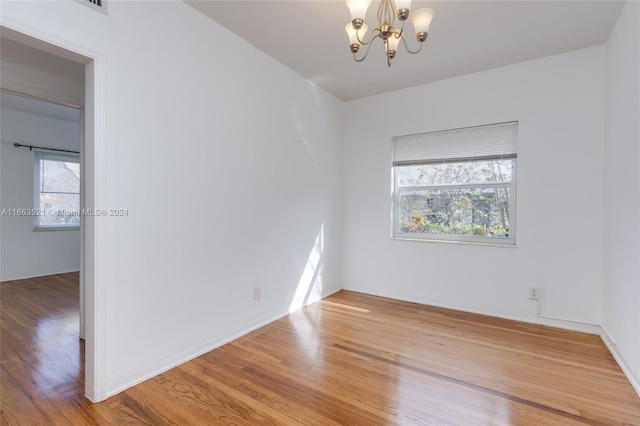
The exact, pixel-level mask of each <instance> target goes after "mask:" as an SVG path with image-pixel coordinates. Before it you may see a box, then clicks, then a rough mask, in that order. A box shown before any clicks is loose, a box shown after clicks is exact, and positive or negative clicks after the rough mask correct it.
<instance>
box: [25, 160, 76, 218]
mask: <svg viewBox="0 0 640 426" xmlns="http://www.w3.org/2000/svg"><path fill="white" fill-rule="evenodd" d="M34 154H35V168H34V172H35V173H34V182H35V197H34V212H35V214H34V215H33V216H34V228H35V229H37V230H43V229H69V228H71V229H72V228H78V227H79V226H80V160H79V157H78V156H74V155H60V154H52V153H48V152H40V151H36V152H34Z"/></svg>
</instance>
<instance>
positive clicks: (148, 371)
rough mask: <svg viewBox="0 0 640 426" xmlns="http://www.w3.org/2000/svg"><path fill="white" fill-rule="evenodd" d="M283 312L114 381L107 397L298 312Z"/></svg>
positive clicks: (323, 296) (286, 308) (332, 292)
mask: <svg viewBox="0 0 640 426" xmlns="http://www.w3.org/2000/svg"><path fill="white" fill-rule="evenodd" d="M339 291H342V288H339V289H337V290H334V291H331V292H328V293H326V294H323V295H322V297H321V298H320V299H319V300H316V302H319V301H320V300H322V299H324V298H327V297H329V296H331V295H332V294H335V293H337V292H339ZM313 303H315V302H312V303H308V304H306V305H304V306H302V307H301V308H300V309H302V308H304V307H305V306H309V305H312V304H313ZM282 310H283V311H284V313H281V314H276V315H273V316H271V317H269V318H268V319H266V320H258V322H257V323H256V324H254V325H252V326H249V327H248V328H244V329H242V330H239V331H236V332H234V333H231V334H230V335H229V336H226V337H221V338H216V339H212V340H209V341H207V342H205V343H202V344H198V345H194V346H191V347H189V348H185V349H184V350H182V351H180V352H178V353H175V354H173V355H172V356H170V357H168V358H165V359H164V360H162V361H158V362H156V363H154V364H153V365H151V366H149V367H147V368H143V369H141V370H136V371H132V372H130V373H128V374H126V375H124V376H123V377H121V378H119V379H117V380H114V381H113V382H110V383H109V386H108V388H109V392H108V393H107V395H106V397H107V398H110V397H112V396H114V395H116V394H118V393H120V392H122V391H124V390H126V389H129V388H130V387H132V386H135V385H138V384H140V383H142V382H144V381H146V380H149V379H151V378H152V377H156V376H158V375H160V374H162V373H164V372H166V371H169V370H171V369H172V368H175V367H178V366H179V365H182V364H184V363H186V362H189V361H191V360H192V359H194V358H197V357H199V356H201V355H203V354H206V353H208V352H211V351H212V350H214V349H217V348H219V347H221V346H224V345H226V344H227V343H230V342H232V341H234V340H236V339H239V338H240V337H242V336H245V335H247V334H249V333H251V332H253V331H255V330H257V329H259V328H262V327H265V326H267V325H269V324H271V323H273V322H275V321H278V320H279V319H282V318H285V317H287V316H289V315H291V314H293V313H294V312H296V311H294V312H289V308H288V307H284V308H282Z"/></svg>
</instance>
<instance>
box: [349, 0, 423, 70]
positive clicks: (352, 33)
mask: <svg viewBox="0 0 640 426" xmlns="http://www.w3.org/2000/svg"><path fill="white" fill-rule="evenodd" d="M345 1H346V3H347V7H348V8H349V10H350V11H351V22H350V23H348V24H347V26H346V27H345V30H346V31H347V34H348V35H349V47H350V48H351V53H353V59H355V61H356V62H362V61H364V59H365V58H366V57H367V54H368V53H369V49H370V48H371V43H372V42H373V40H375V39H376V38H380V39H381V40H382V41H383V42H384V47H385V51H386V52H387V65H388V66H391V61H392V60H393V58H394V57H395V56H396V52H397V50H398V45H399V44H400V40H402V44H404V47H405V49H406V50H407V52H409V53H411V54H416V53H418V52H420V51H421V50H422V46H423V45H424V41H425V40H426V39H427V34H428V32H429V26H430V25H431V20H432V19H433V16H434V15H435V12H434V11H433V9H427V8H424V9H418V10H415V11H411V0H395V1H394V0H382V2H381V3H380V6H379V7H378V24H377V27H376V28H374V29H373V30H371V32H370V33H369V34H368V35H367V29H368V27H367V25H366V24H365V22H364V18H365V15H366V14H367V9H368V8H369V5H370V4H371V0H345ZM396 17H397V18H398V20H399V21H400V23H401V24H402V26H401V27H400V29H398V28H395V27H394V24H395V21H396ZM407 18H409V19H410V20H411V23H412V24H413V28H414V30H415V35H416V39H417V40H418V42H419V43H420V47H418V49H417V50H411V49H409V46H407V40H406V39H405V37H404V23H405V21H406V20H407ZM363 45H364V46H367V50H366V51H365V53H364V56H362V57H361V58H358V57H357V53H358V51H359V50H360V47H361V46H363Z"/></svg>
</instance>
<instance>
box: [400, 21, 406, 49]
mask: <svg viewBox="0 0 640 426" xmlns="http://www.w3.org/2000/svg"><path fill="white" fill-rule="evenodd" d="M403 34H404V21H402V27H401V28H400V31H399V32H398V38H401V37H402V35H403ZM405 47H406V46H405Z"/></svg>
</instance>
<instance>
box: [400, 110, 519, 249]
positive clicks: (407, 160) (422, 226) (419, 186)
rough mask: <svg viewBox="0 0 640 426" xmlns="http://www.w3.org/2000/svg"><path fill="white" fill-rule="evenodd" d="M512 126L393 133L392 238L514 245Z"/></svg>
mask: <svg viewBox="0 0 640 426" xmlns="http://www.w3.org/2000/svg"><path fill="white" fill-rule="evenodd" d="M517 129H518V123H517V122H509V123H500V124H492V125H486V126H477V127H468V128H463V129H454V130H446V131H439V132H431V133H423V134H418V135H410V136H401V137H396V138H393V166H392V167H393V237H394V238H404V239H423V240H444V241H457V242H475V243H489V244H505V245H514V244H515V204H516V203H515V200H516V159H517V144H516V142H517Z"/></svg>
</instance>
